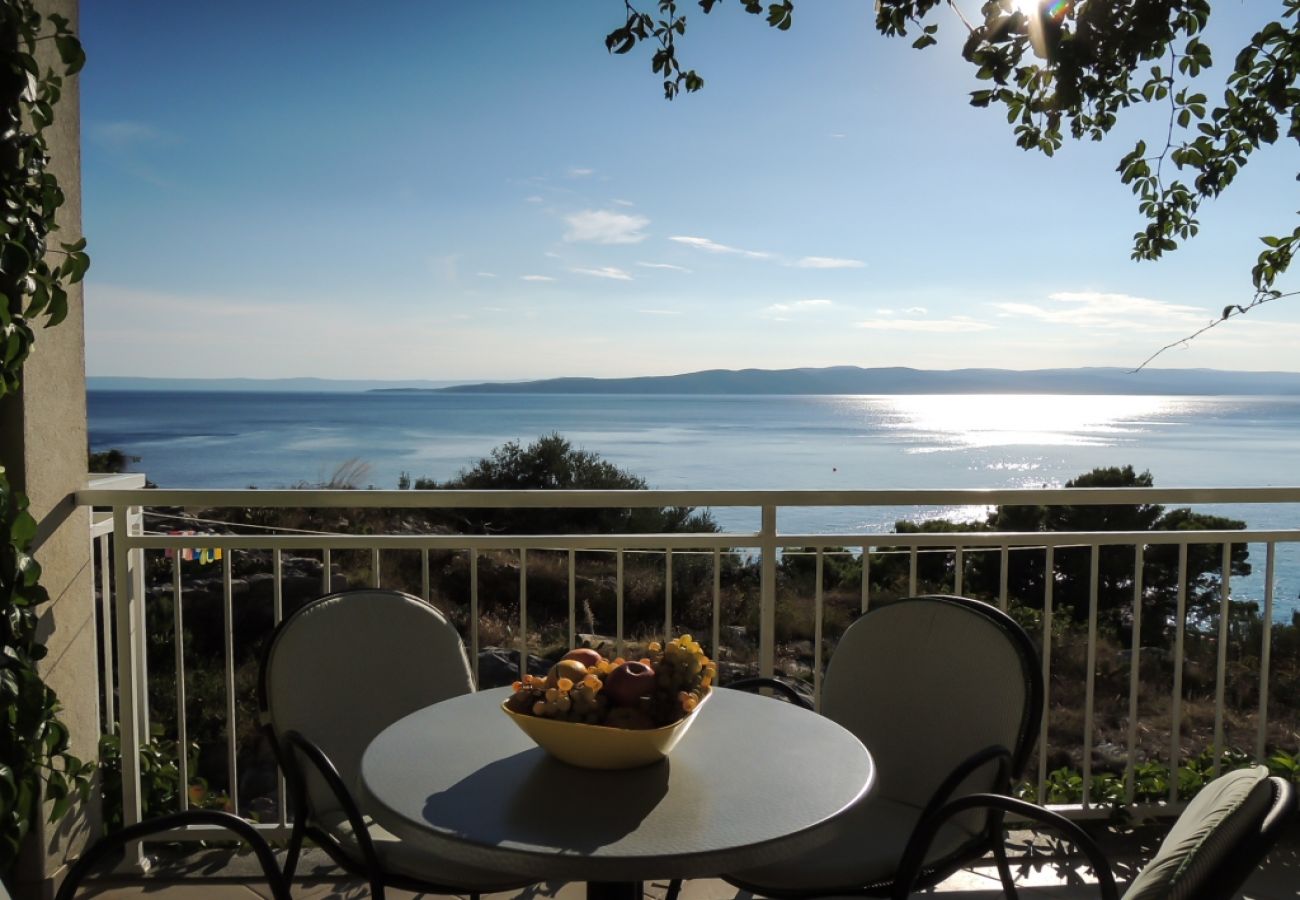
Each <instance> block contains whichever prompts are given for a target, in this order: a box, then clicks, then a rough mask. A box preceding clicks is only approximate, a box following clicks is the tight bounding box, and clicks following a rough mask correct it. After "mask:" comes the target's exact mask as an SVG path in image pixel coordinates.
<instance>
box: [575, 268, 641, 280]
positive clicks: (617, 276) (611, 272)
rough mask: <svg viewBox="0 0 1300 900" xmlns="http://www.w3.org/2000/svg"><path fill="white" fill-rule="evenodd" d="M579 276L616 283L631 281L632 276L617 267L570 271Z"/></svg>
mask: <svg viewBox="0 0 1300 900" xmlns="http://www.w3.org/2000/svg"><path fill="white" fill-rule="evenodd" d="M569 271H570V272H576V273H577V274H579V275H591V276H593V277H595V278H612V279H614V280H615V281H631V280H632V276H631V275H629V274H628V273H627V272H625V271H623V270H622V269H619V268H617V267H615V266H601V267H600V268H599V269H570V270H569Z"/></svg>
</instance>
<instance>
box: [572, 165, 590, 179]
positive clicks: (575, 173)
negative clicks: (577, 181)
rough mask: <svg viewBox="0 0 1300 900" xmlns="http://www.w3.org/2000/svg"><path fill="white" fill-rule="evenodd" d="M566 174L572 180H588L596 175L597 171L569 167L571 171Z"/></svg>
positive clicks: (582, 167)
mask: <svg viewBox="0 0 1300 900" xmlns="http://www.w3.org/2000/svg"><path fill="white" fill-rule="evenodd" d="M564 174H566V175H568V176H569V177H570V178H586V177H588V176H590V175H595V174H596V170H595V169H588V168H586V167H584V166H569V170H568V171H567V172H565V173H564Z"/></svg>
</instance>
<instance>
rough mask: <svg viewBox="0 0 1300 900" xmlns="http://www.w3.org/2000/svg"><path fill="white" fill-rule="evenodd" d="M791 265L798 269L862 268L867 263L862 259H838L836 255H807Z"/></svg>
mask: <svg viewBox="0 0 1300 900" xmlns="http://www.w3.org/2000/svg"><path fill="white" fill-rule="evenodd" d="M791 265H793V266H794V267H795V268H797V269H861V268H864V267H865V266H866V263H864V262H863V261H862V260H860V259H837V258H836V257H834V256H805V257H803V258H802V259H800V260H797V261H796V262H794V263H791Z"/></svg>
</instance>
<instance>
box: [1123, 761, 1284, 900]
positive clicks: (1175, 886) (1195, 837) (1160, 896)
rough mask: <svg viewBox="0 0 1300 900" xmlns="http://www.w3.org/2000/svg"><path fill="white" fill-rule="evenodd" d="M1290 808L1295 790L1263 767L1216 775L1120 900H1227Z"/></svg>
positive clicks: (1259, 857)
mask: <svg viewBox="0 0 1300 900" xmlns="http://www.w3.org/2000/svg"><path fill="white" fill-rule="evenodd" d="M1295 809H1296V793H1295V786H1294V785H1292V784H1291V783H1290V782H1288V781H1284V780H1283V779H1281V778H1270V777H1269V774H1268V769H1266V768H1264V767H1263V766H1254V767H1252V768H1248V769H1238V770H1237V771H1235V772H1229V773H1228V774H1226V775H1221V776H1219V777H1218V778H1216V779H1215V780H1214V781H1211V782H1210V783H1209V784H1207V785H1206V786H1205V787H1204V788H1202V789H1201V792H1200V793H1199V794H1197V795H1196V796H1195V797H1193V798H1192V802H1191V803H1189V804H1187V808H1186V809H1185V810H1183V814H1182V815H1181V816H1179V817H1178V821H1176V822H1174V827H1173V828H1171V829H1170V831H1169V834H1168V835H1166V836H1165V839H1164V842H1163V843H1161V845H1160V849H1159V850H1157V851H1156V855H1155V856H1153V857H1152V858H1151V861H1150V862H1149V863H1147V865H1146V866H1145V867H1143V869H1142V871H1141V872H1139V873H1138V875H1137V877H1136V878H1134V879H1133V883H1132V884H1130V885H1129V888H1128V890H1127V891H1125V893H1124V900H1230V898H1232V897H1234V896H1235V895H1236V893H1237V891H1238V889H1239V888H1240V887H1241V886H1242V884H1244V883H1245V881H1246V879H1247V878H1248V877H1250V874H1251V872H1253V871H1254V870H1255V868H1256V867H1257V866H1258V865H1259V863H1260V861H1261V860H1262V859H1263V858H1264V854H1266V853H1267V852H1268V850H1269V848H1270V847H1272V846H1273V844H1274V843H1275V842H1276V841H1277V839H1278V837H1279V835H1280V834H1281V833H1282V831H1283V830H1284V829H1285V827H1286V825H1287V824H1288V822H1289V820H1290V819H1291V818H1293V817H1294V814H1295Z"/></svg>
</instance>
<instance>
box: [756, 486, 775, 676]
mask: <svg viewBox="0 0 1300 900" xmlns="http://www.w3.org/2000/svg"><path fill="white" fill-rule="evenodd" d="M759 536H760V540H761V542H762V543H761V546H760V547H759V552H760V553H761V554H762V566H761V569H760V575H759V579H760V580H759V601H758V671H759V674H761V675H765V676H767V677H771V676H772V675H774V674H776V507H775V506H764V507H763V527H762V529H761V531H760V535H759Z"/></svg>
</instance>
